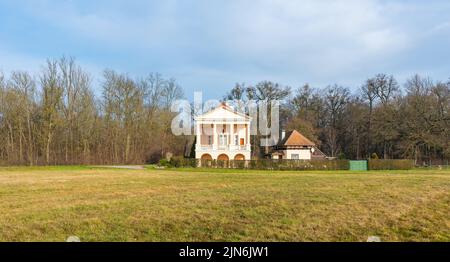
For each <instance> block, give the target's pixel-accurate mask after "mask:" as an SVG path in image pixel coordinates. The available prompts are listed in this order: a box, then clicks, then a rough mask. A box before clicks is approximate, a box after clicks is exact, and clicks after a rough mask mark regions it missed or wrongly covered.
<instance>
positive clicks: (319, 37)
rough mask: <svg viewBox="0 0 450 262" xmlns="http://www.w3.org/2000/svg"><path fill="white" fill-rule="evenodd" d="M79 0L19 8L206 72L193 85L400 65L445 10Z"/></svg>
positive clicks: (437, 26)
mask: <svg viewBox="0 0 450 262" xmlns="http://www.w3.org/2000/svg"><path fill="white" fill-rule="evenodd" d="M80 2H81V1H64V2H62V1H51V2H50V1H37V0H35V1H31V2H30V5H29V6H30V7H29V9H28V11H29V12H30V13H31V14H32V15H34V16H36V17H38V18H39V19H42V20H43V21H45V22H47V23H49V24H51V25H52V26H55V27H59V28H61V29H63V30H66V31H67V32H70V33H71V34H74V35H75V36H76V38H77V39H80V41H89V42H92V44H93V45H95V46H97V48H98V47H106V48H107V49H110V50H113V51H115V50H117V51H119V52H123V53H126V54H133V55H134V57H139V58H140V59H142V60H148V61H150V62H148V63H149V64H152V65H153V64H156V66H155V67H156V68H149V69H148V71H150V70H158V71H162V72H163V73H165V72H170V73H171V74H172V75H174V76H175V77H177V74H178V75H180V77H181V78H185V79H189V82H192V84H194V83H195V78H198V79H199V78H202V77H204V78H207V79H208V80H206V79H205V80H201V81H200V80H199V82H198V83H213V82H214V81H215V80H217V81H227V82H229V81H233V82H238V81H243V80H246V79H254V78H255V77H261V78H262V79H269V78H270V79H280V82H283V80H284V82H297V83H298V84H300V83H302V82H303V81H309V82H315V83H319V84H323V83H332V82H337V81H340V82H343V83H344V84H347V83H355V82H358V81H361V80H362V79H363V78H364V77H367V76H370V75H372V74H375V73H378V72H381V71H383V72H387V73H393V74H395V73H396V71H395V70H397V71H398V72H403V71H404V69H405V68H407V65H403V68H398V66H399V65H398V64H397V61H398V60H399V59H400V58H402V57H404V56H405V55H406V54H408V53H411V52H415V53H419V52H420V51H421V50H417V49H416V48H418V46H419V47H420V46H421V44H422V42H424V41H426V38H427V37H428V36H429V34H435V33H442V32H448V30H449V29H448V28H449V24H448V23H449V22H448V18H447V16H446V12H445V11H449V10H450V5H449V4H448V2H446V1H432V3H428V2H427V3H423V2H417V1H413V2H412V1H410V2H406V1H405V2H404V1H382V0H366V1H361V0H341V1H336V0H320V1H318V0H302V1H300V0H298V1H294V0H292V1H289V0H272V1H270V0H261V1H258V2H256V1H250V0H239V1H223V2H218V1H206V0H203V1H201V0H197V1H172V0H170V1H160V2H158V3H156V4H155V3H150V2H147V1H131V2H126V1H123V2H120V1H119V2H117V1H101V2H100V3H98V2H97V3H95V4H88V5H86V4H81V3H80ZM441 13H442V16H443V17H444V18H445V19H444V20H440V19H441V18H440V17H441V15H440V14H441ZM424 21H425V22H424ZM427 33H428V35H427ZM161 60H164V61H161ZM127 64H128V65H129V66H130V67H132V66H133V61H131V60H130V61H128V62H127ZM108 66H109V65H104V67H108ZM139 66H140V67H142V64H141V65H139ZM135 67H137V66H135ZM131 70H132V69H131ZM185 72H189V74H191V76H186V73H185ZM193 76H195V77H193ZM228 79H231V80H228Z"/></svg>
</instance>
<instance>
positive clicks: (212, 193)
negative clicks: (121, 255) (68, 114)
mask: <svg viewBox="0 0 450 262" xmlns="http://www.w3.org/2000/svg"><path fill="white" fill-rule="evenodd" d="M70 235H76V236H79V237H80V238H81V240H82V241H366V239H367V237H368V236H371V235H377V236H380V237H381V239H382V241H450V170H446V171H445V170H441V171H440V170H434V171H420V170H413V171H384V172H381V171H380V172H368V173H358V172H354V173H351V172H343V171H336V172H268V171H235V170H201V169H199V170H189V169H180V170H150V169H148V170H115V169H106V168H88V167H46V168H0V241H64V240H65V239H66V238H67V237H68V236H70Z"/></svg>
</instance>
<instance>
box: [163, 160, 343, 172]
mask: <svg viewBox="0 0 450 262" xmlns="http://www.w3.org/2000/svg"><path fill="white" fill-rule="evenodd" d="M166 166H169V167H210V168H232V169H258V170H348V169H349V161H348V160H311V161H309V160H287V159H284V160H271V159H261V160H244V161H239V160H230V161H219V160H195V159H185V158H178V157H174V158H172V159H171V160H170V161H169V163H168V165H166Z"/></svg>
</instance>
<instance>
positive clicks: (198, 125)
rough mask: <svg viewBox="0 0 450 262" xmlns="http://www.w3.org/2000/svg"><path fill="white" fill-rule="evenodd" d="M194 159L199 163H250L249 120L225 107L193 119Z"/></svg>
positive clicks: (247, 117) (221, 106)
mask: <svg viewBox="0 0 450 262" xmlns="http://www.w3.org/2000/svg"><path fill="white" fill-rule="evenodd" d="M194 120H195V132H196V144H195V158H196V159H201V160H222V161H227V160H250V158H251V144H250V123H251V118H250V117H249V116H247V115H245V114H241V113H238V112H235V111H234V110H233V109H232V108H231V107H229V106H227V105H226V104H221V105H220V106H219V107H217V108H215V109H214V110H212V111H210V112H208V113H206V114H204V115H201V116H198V117H196V118H195V119H194Z"/></svg>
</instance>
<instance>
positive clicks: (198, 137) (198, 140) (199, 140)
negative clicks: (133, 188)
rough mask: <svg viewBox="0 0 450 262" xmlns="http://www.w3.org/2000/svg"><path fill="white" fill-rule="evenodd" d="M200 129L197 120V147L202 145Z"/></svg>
mask: <svg viewBox="0 0 450 262" xmlns="http://www.w3.org/2000/svg"><path fill="white" fill-rule="evenodd" d="M201 133H202V129H201V124H200V123H199V122H197V148H198V149H200V147H201V145H202V141H201V140H202V134H201Z"/></svg>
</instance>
